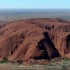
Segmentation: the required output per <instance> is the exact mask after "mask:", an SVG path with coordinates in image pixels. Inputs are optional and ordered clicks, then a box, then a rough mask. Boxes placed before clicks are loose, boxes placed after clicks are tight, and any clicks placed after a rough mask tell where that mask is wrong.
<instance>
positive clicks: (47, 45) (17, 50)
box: [0, 18, 70, 61]
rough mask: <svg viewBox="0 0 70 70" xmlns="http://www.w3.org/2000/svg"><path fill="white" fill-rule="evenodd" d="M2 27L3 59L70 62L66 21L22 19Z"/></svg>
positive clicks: (0, 49) (0, 51) (69, 25)
mask: <svg viewBox="0 0 70 70" xmlns="http://www.w3.org/2000/svg"><path fill="white" fill-rule="evenodd" d="M0 27H1V28H0V58H1V59H3V58H7V59H8V61H28V60H30V59H34V60H41V59H46V60H51V59H53V58H55V57H62V58H64V57H68V58H70V22H69V21H67V20H63V19H59V18H53V19H52V18H37V19H23V20H16V21H12V22H9V23H7V24H5V25H4V26H0Z"/></svg>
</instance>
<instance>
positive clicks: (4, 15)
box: [0, 9, 70, 21]
mask: <svg viewBox="0 0 70 70" xmlns="http://www.w3.org/2000/svg"><path fill="white" fill-rule="evenodd" d="M28 18H62V19H68V20H70V10H69V9H63V10H62V9H16V10H15V9H6V10H5V9H2V10H0V21H10V20H15V19H16V20H18V19H28Z"/></svg>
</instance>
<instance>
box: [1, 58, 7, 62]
mask: <svg viewBox="0 0 70 70" xmlns="http://www.w3.org/2000/svg"><path fill="white" fill-rule="evenodd" d="M6 62H8V59H7V58H3V60H2V61H0V63H6Z"/></svg>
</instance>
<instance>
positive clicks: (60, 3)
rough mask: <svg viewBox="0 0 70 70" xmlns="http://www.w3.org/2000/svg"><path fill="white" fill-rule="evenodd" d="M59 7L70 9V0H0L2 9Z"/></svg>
mask: <svg viewBox="0 0 70 70" xmlns="http://www.w3.org/2000/svg"><path fill="white" fill-rule="evenodd" d="M8 8H10V9H11V8H12V9H15V8H16V9H19V8H22V9H24V8H28V9H31V8H35V9H37V8H45V9H48V8H52V9H53V8H58V9H60V8H61V9H63V8H64V9H70V0H0V9H8Z"/></svg>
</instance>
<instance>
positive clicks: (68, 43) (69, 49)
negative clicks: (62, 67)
mask: <svg viewBox="0 0 70 70" xmlns="http://www.w3.org/2000/svg"><path fill="white" fill-rule="evenodd" d="M66 48H67V49H65V53H66V54H68V53H69V52H70V34H69V35H68V36H67V37H66Z"/></svg>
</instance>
